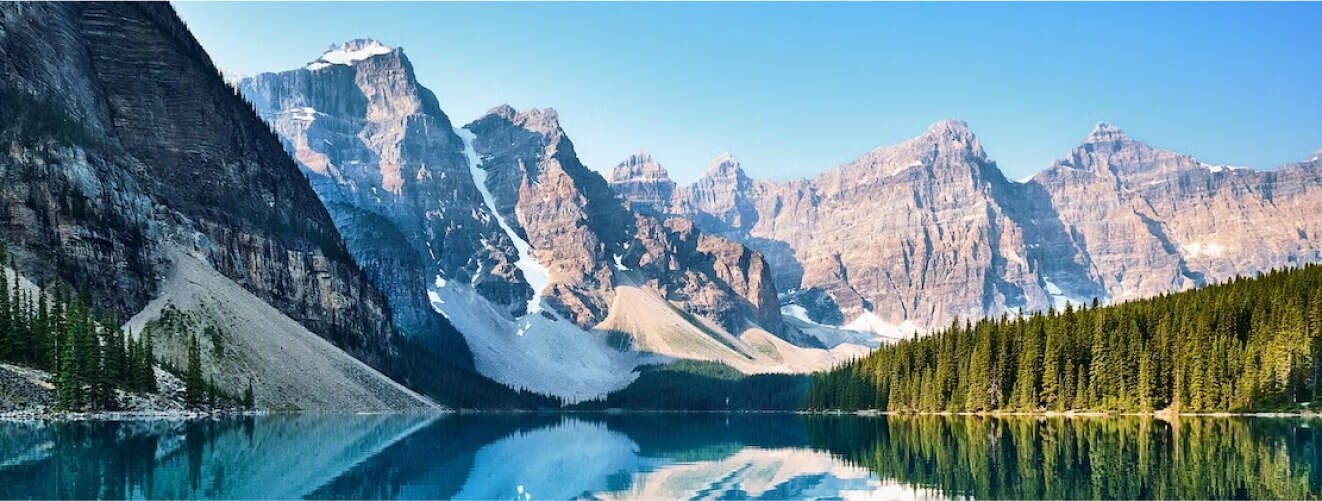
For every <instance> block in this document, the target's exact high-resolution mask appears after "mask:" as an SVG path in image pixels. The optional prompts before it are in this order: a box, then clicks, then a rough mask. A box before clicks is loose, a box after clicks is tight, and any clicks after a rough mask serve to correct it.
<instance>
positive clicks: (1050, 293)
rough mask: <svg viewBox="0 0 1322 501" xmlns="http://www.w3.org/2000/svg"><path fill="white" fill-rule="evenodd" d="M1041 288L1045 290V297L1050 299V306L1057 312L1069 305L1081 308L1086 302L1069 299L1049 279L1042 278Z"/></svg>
mask: <svg viewBox="0 0 1322 501" xmlns="http://www.w3.org/2000/svg"><path fill="white" fill-rule="evenodd" d="M1042 288H1043V289H1044V290H1046V292H1047V297H1048V298H1049V299H1051V306H1052V307H1053V308H1055V309H1056V310H1057V311H1060V310H1064V309H1065V307H1066V306H1068V305H1070V304H1074V305H1079V306H1082V305H1084V304H1086V303H1087V302H1086V301H1083V300H1080V299H1077V298H1073V297H1070V296H1068V295H1066V294H1065V292H1064V291H1062V290H1061V289H1060V286H1058V285H1056V284H1055V282H1052V281H1051V278H1050V277H1047V276H1045V275H1044V276H1042Z"/></svg>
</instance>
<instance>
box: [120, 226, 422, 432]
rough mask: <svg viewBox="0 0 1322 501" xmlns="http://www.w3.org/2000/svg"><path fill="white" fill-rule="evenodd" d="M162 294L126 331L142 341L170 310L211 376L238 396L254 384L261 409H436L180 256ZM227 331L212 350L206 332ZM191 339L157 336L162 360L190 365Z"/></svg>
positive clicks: (176, 254) (176, 335)
mask: <svg viewBox="0 0 1322 501" xmlns="http://www.w3.org/2000/svg"><path fill="white" fill-rule="evenodd" d="M168 254H169V255H170V258H171V260H172V261H173V263H174V266H173V269H172V270H171V273H170V277H169V278H168V279H167V280H166V281H165V283H164V284H163V286H162V287H161V289H160V295H159V296H158V297H156V298H155V299H153V300H152V301H151V302H150V303H149V304H148V305H147V307H146V308H144V309H143V310H142V311H141V312H139V313H138V314H137V315H134V317H133V318H132V319H130V320H129V321H128V322H127V323H126V324H125V326H126V327H127V328H129V329H130V330H131V332H132V333H133V335H135V336H136V335H139V334H140V333H141V332H142V330H143V327H144V326H146V325H148V322H150V321H152V320H154V319H157V318H159V317H161V315H162V312H163V311H165V310H166V308H167V306H172V307H173V308H174V309H177V310H179V311H180V312H184V313H186V314H187V315H188V316H189V318H190V319H192V320H194V321H195V327H194V328H193V329H191V330H192V331H193V332H196V333H198V335H199V339H203V341H201V342H202V346H203V350H202V354H203V368H204V373H205V375H206V376H208V377H211V378H213V379H214V380H215V381H216V383H217V385H218V386H220V387H221V388H223V389H225V390H226V391H229V392H231V393H233V394H240V393H241V392H242V391H243V389H244V388H245V387H246V386H247V384H248V382H249V381H252V384H253V391H254V394H255V395H256V399H257V405H258V407H270V408H274V409H288V410H295V409H297V410H307V411H341V412H381V411H422V410H437V409H440V408H441V407H440V406H439V405H437V404H436V403H435V402H433V401H431V400H430V399H428V398H426V397H423V396H421V395H418V394H417V393H415V392H413V391H411V390H409V389H407V388H405V387H403V386H401V385H400V384H398V383H396V382H394V381H393V380H391V379H390V378H388V377H386V376H385V375H383V374H381V373H380V372H377V371H376V370H375V369H372V368H371V367H369V366H367V365H366V364H363V363H362V362H360V361H358V360H357V359H355V358H353V357H351V356H349V355H348V354H346V353H344V352H343V351H341V350H340V349H339V348H337V347H335V346H334V345H332V344H331V343H330V342H328V341H326V340H324V339H322V338H321V337H319V336H317V335H316V334H314V333H312V332H311V331H309V330H307V329H306V328H304V327H303V326H301V325H299V324H298V323H297V322H295V321H294V320H293V319H291V318H289V317H288V316H286V315H284V314H282V313H281V312H279V311H278V310H276V309H275V308H273V307H271V306H270V305H268V304H266V303H265V302H263V301H262V300H261V299H259V298H257V297H256V296H254V295H253V294H252V293H250V292H248V291H247V290H245V289H244V288H242V287H240V286H239V285H238V284H236V283H234V282H233V281H231V280H230V279H228V278H226V277H224V276H222V275H220V274H219V273H217V272H216V271H215V270H213V269H211V268H210V267H209V266H207V265H206V264H205V263H204V262H202V261H201V260H199V259H198V258H196V257H194V256H191V255H189V254H186V253H184V252H182V251H180V250H177V249H172V250H170V251H169V252H168ZM206 325H211V326H215V327H217V328H219V329H220V331H221V332H223V349H221V350H219V352H220V353H219V354H218V353H217V351H216V350H213V349H211V344H210V343H209V342H208V341H207V340H206V339H207V337H206V336H204V335H202V334H201V331H202V327H203V326H206ZM188 339H189V337H188V335H187V334H181V333H173V334H169V335H162V334H157V335H156V355H157V357H158V358H161V359H164V360H165V361H167V362H169V363H171V364H174V365H175V366H177V367H183V366H185V364H186V362H185V360H186V358H185V354H186V351H185V347H186V346H187V344H186V343H187V340H188Z"/></svg>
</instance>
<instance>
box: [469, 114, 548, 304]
mask: <svg viewBox="0 0 1322 501" xmlns="http://www.w3.org/2000/svg"><path fill="white" fill-rule="evenodd" d="M454 132H455V134H458V135H459V137H460V138H462V139H463V140H464V156H466V157H468V170H469V172H471V173H472V175H473V183H474V184H476V185H477V190H478V191H479V192H481V193H482V203H484V204H486V206H487V210H490V211H491V214H492V215H494V216H496V223H497V224H499V225H500V229H502V230H504V231H505V234H506V235H509V237H510V241H512V242H514V248H515V250H517V251H518V253H519V260H518V261H515V262H514V266H515V267H516V268H518V269H519V271H522V272H523V279H524V280H527V281H528V285H529V286H531V287H532V299H529V300H528V310H527V313H528V314H529V315H531V314H535V313H538V312H540V311H542V291H543V290H545V289H546V284H548V283H550V281H551V271H550V270H548V269H546V267H545V266H542V265H541V264H540V263H538V262H537V258H535V257H533V255H532V246H531V245H528V241H526V240H524V239H523V238H520V237H519V234H518V233H515V232H514V229H513V228H510V225H509V224H508V223H506V222H505V218H504V217H502V216H501V215H500V212H499V211H497V210H496V199H495V198H494V197H492V196H491V190H488V189H487V171H486V170H484V169H482V168H481V167H479V166H478V163H479V162H478V158H477V154H476V153H474V150H473V139H475V138H476V137H477V136H475V135H474V134H473V133H472V132H470V131H469V130H468V129H463V128H456V129H455V130H454Z"/></svg>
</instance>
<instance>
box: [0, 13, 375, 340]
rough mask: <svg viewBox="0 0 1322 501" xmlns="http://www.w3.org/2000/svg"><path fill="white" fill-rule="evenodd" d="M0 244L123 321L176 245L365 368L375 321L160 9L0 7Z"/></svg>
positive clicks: (206, 68) (287, 166) (260, 137)
mask: <svg viewBox="0 0 1322 501" xmlns="http://www.w3.org/2000/svg"><path fill="white" fill-rule="evenodd" d="M0 89H2V90H3V104H2V105H0V111H2V112H3V113H4V115H5V116H4V117H3V118H4V119H3V120H0V138H3V143H4V146H5V151H6V154H5V155H4V156H3V157H2V158H0V179H2V180H3V181H2V182H0V227H2V228H3V231H0V238H3V239H4V241H5V243H6V244H7V245H8V247H9V249H11V251H12V252H11V253H12V254H14V255H15V256H16V257H17V261H18V266H19V268H20V269H23V270H24V272H25V273H26V274H27V275H28V276H30V277H33V278H36V279H39V280H42V281H50V280H53V279H56V278H59V279H62V280H64V281H67V282H70V283H75V284H86V285H87V286H88V289H89V291H90V292H91V294H92V297H93V298H94V302H95V303H96V305H97V306H98V307H100V308H106V309H109V310H112V311H115V312H117V313H118V314H119V315H120V316H121V318H127V317H128V316H130V315H131V314H133V313H135V312H137V311H138V310H140V309H141V308H142V307H143V306H144V305H145V304H146V303H147V301H148V299H149V298H151V297H152V296H153V295H154V294H155V292H156V289H157V287H158V286H159V284H160V282H161V280H162V279H163V277H164V276H165V273H166V271H167V270H168V269H169V260H168V259H167V257H166V256H165V254H164V252H163V250H162V249H163V248H164V247H165V246H166V245H168V244H173V245H179V246H182V247H184V248H185V249H187V250H188V251H189V252H190V253H193V254H195V255H198V256H201V257H202V258H203V259H204V260H205V261H206V263H207V264H208V265H209V266H211V267H213V268H214V269H215V270H216V271H218V272H220V273H221V274H223V275H224V276H226V277H228V278H229V279H231V280H233V281H234V282H236V283H238V284H240V285H241V286H242V287H243V288H245V289H246V290H248V291H250V292H251V293H252V294H254V295H256V296H257V297H259V298H261V300H263V301H265V302H267V303H269V304H270V305H272V306H274V307H275V308H276V309H278V310H279V311H281V312H282V313H284V314H285V315H288V316H289V317H291V318H293V319H295V320H296V321H298V322H299V323H300V324H301V325H303V326H306V327H307V328H308V329H309V330H311V331H313V332H315V333H316V334H318V335H320V336H323V337H325V338H327V339H329V340H331V341H332V342H334V343H335V344H336V345H338V346H340V347H341V348H344V349H346V350H348V351H349V352H350V353H353V354H354V355H355V356H358V357H359V358H361V359H363V360H366V361H368V362H369V363H373V364H377V363H381V362H382V361H383V360H384V359H385V358H386V357H388V355H389V352H390V350H391V338H392V336H393V330H392V328H391V325H390V324H391V316H390V310H389V308H388V307H387V305H386V302H385V299H384V298H383V297H382V295H381V294H380V293H379V292H377V290H376V289H375V288H374V287H373V286H372V285H371V283H369V282H368V280H367V277H366V276H365V275H364V274H363V272H362V271H361V270H360V269H359V268H358V266H357V265H356V264H355V262H354V260H353V259H352V258H351V257H350V255H349V253H348V251H347V250H346V248H345V246H344V244H343V243H342V242H341V241H340V239H339V235H338V234H337V233H336V231H335V228H334V225H333V224H332V221H331V218H330V216H329V215H328V214H327V213H326V211H325V209H323V208H322V205H321V203H320V202H319V201H318V199H317V196H316V194H315V193H314V192H313V191H312V190H311V189H310V188H309V187H308V186H307V182H306V181H305V180H304V178H303V176H302V175H301V174H300V173H299V171H298V169H297V168H296V166H295V165H294V163H293V162H292V161H291V160H290V159H289V157H288V156H287V155H286V154H285V153H284V151H283V150H282V149H281V147H280V143H279V140H278V139H277V138H276V137H275V136H274V135H273V134H271V132H270V131H269V129H267V128H266V126H265V125H264V124H263V123H262V122H261V121H260V120H258V119H257V117H256V116H254V115H253V114H252V110H251V109H250V108H249V106H248V104H247V103H246V102H244V101H243V100H242V99H241V98H239V97H238V96H237V95H236V94H235V93H234V92H233V90H232V89H231V88H230V87H228V86H226V85H225V84H224V82H222V80H221V77H220V75H219V73H218V72H217V70H216V68H215V67H214V66H213V65H212V63H211V61H210V59H209V58H208V57H207V55H206V53H205V52H204V51H203V50H202V48H201V47H200V46H199V45H198V44H197V42H196V41H195V40H194V39H193V37H192V36H191V35H190V34H189V33H188V31H187V29H186V28H185V27H184V25H183V23H182V22H181V21H180V20H179V19H178V18H177V17H176V16H175V14H174V12H173V11H172V10H171V9H170V7H169V6H168V5H166V4H138V3H133V4H125V3H95V4H91V3H89V4H60V3H45V4H5V5H3V6H0Z"/></svg>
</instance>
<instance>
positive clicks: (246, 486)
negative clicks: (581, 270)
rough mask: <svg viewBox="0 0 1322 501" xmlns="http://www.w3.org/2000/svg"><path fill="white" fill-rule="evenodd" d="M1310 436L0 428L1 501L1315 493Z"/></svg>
mask: <svg viewBox="0 0 1322 501" xmlns="http://www.w3.org/2000/svg"><path fill="white" fill-rule="evenodd" d="M1318 425H1322V421H1309V420H1302V419H1285V418H1181V419H1179V420H1177V421H1162V420H1156V419H1148V418H1138V417H1106V418H1073V419H1066V418H1036V417H1001V418H988V417H972V416H913V417H859V416H798V415H790V414H769V415H763V414H728V415H727V414H569V415H559V414H475V415H442V416H416V415H277V416H261V417H243V418H227V419H220V420H192V421H180V420H151V421H144V420H136V421H110V422H39V421H33V422H0V498H4V499H14V498H43V499H48V498H80V499H83V498H109V499H118V498H152V499H157V498H161V499H295V498H309V499H387V498H389V499H449V498H457V499H510V500H514V499H522V500H532V499H571V498H581V499H814V498H816V499H942V498H970V497H971V498H1053V499H1063V498H1071V499H1096V498H1102V499H1134V498H1139V499H1144V498H1200V499H1201V498H1213V499H1225V498H1259V499H1277V498H1317V497H1319V494H1320V492H1322V458H1319V457H1318V451H1319V447H1320V446H1322V434H1320V433H1319V427H1318Z"/></svg>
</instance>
